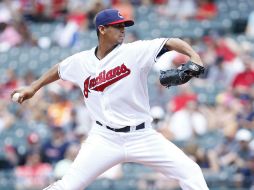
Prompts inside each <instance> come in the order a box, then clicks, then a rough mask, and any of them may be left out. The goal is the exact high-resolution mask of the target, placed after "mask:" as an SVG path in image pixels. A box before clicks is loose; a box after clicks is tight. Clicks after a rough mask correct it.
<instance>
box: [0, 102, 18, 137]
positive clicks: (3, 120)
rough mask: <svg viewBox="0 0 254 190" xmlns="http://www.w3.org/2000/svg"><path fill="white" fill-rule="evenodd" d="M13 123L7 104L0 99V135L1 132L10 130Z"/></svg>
mask: <svg viewBox="0 0 254 190" xmlns="http://www.w3.org/2000/svg"><path fill="white" fill-rule="evenodd" d="M13 123H15V117H14V115H13V114H12V113H10V112H9V110H8V109H7V102H6V101H4V100H2V99H0V134H1V132H2V131H4V130H6V129H8V128H11V127H12V124H13Z"/></svg>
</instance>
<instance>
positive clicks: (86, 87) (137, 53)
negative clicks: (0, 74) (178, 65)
mask: <svg viewBox="0 0 254 190" xmlns="http://www.w3.org/2000/svg"><path fill="white" fill-rule="evenodd" d="M166 41H167V38H159V39H154V40H146V41H136V42H133V43H127V44H120V45H118V46H117V47H116V48H114V49H113V50H112V51H111V52H110V53H109V54H108V55H106V56H105V57H104V58H103V59H101V60H99V59H98V58H97V57H96V55H95V47H94V48H92V49H90V50H87V51H83V52H80V53H77V54H74V55H73V56H70V57H68V58H66V59H65V60H64V61H62V62H61V63H60V64H59V69H58V70H59V76H60V78H61V79H63V80H67V81H71V82H73V83H76V84H77V85H78V86H79V87H80V88H81V90H82V92H83V95H84V100H85V103H86V106H87V109H88V110H89V112H90V114H91V117H92V118H93V119H94V120H97V121H99V122H101V123H103V124H105V125H108V126H110V127H114V128H122V127H124V126H135V125H138V124H140V123H142V122H151V121H152V117H151V116H150V106H149V98H148V88H147V75H148V73H149V71H150V69H151V67H152V66H153V64H154V63H155V62H156V58H157V55H158V53H159V52H160V50H161V49H162V48H163V46H164V44H165V43H166Z"/></svg>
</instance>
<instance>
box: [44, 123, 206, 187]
mask: <svg viewBox="0 0 254 190" xmlns="http://www.w3.org/2000/svg"><path fill="white" fill-rule="evenodd" d="M123 162H136V163H141V164H144V165H146V166H149V167H152V168H154V169H155V170H156V171H159V172H161V173H163V174H164V175H165V176H166V177H168V178H174V179H177V180H179V183H180V186H181V187H182V189H184V190H208V187H207V185H206V182H205V180H204V177H203V174H202V171H201V169H200V167H199V166H198V165H197V164H196V163H195V162H194V161H192V160H191V159H190V158H189V157H187V156H186V155H185V154H184V153H183V152H182V151H181V150H180V149H179V148H178V147H176V146H175V145H174V144H173V143H171V142H170V141H168V140H167V139H165V138H164V137H163V136H162V135H161V134H159V133H158V132H156V131H155V130H153V129H152V128H151V127H149V128H145V129H141V130H138V131H131V132H128V133H119V132H114V131H111V130H109V129H106V128H104V127H103V126H99V125H96V126H93V128H92V129H91V131H90V134H89V137H88V138H87V140H86V141H85V142H84V143H83V145H82V147H81V149H80V151H79V153H78V155H77V157H76V159H75V160H74V162H73V164H72V166H71V168H70V169H69V171H68V173H67V174H66V175H64V177H63V178H62V179H61V180H59V181H57V182H55V183H54V184H52V185H51V186H49V187H48V188H46V189H45V190H84V188H86V187H87V186H88V185H89V184H90V183H91V182H93V181H94V180H95V179H96V177H97V176H99V175H100V174H102V173H103V172H104V171H106V170H107V169H109V168H111V167H112V166H114V165H116V164H118V163H123Z"/></svg>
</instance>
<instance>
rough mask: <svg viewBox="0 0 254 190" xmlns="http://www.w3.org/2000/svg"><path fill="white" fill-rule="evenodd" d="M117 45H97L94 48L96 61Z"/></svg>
mask: <svg viewBox="0 0 254 190" xmlns="http://www.w3.org/2000/svg"><path fill="white" fill-rule="evenodd" d="M116 46H117V45H112V44H99V45H98V46H97V47H96V50H95V55H96V57H97V58H98V59H100V60H101V59H103V58H104V57H106V56H107V55H108V54H109V53H110V52H111V51H112V50H113V49H114V48H115V47H116Z"/></svg>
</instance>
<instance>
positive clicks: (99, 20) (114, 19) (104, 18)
mask: <svg viewBox="0 0 254 190" xmlns="http://www.w3.org/2000/svg"><path fill="white" fill-rule="evenodd" d="M120 23H124V26H125V27H129V26H132V25H134V21H133V20H126V19H125V18H124V17H123V16H122V15H121V13H120V12H119V11H118V10H116V9H105V10H102V11H100V12H99V13H98V14H97V15H96V17H95V26H96V28H98V27H99V26H101V25H102V26H106V25H107V26H109V25H114V24H120Z"/></svg>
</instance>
